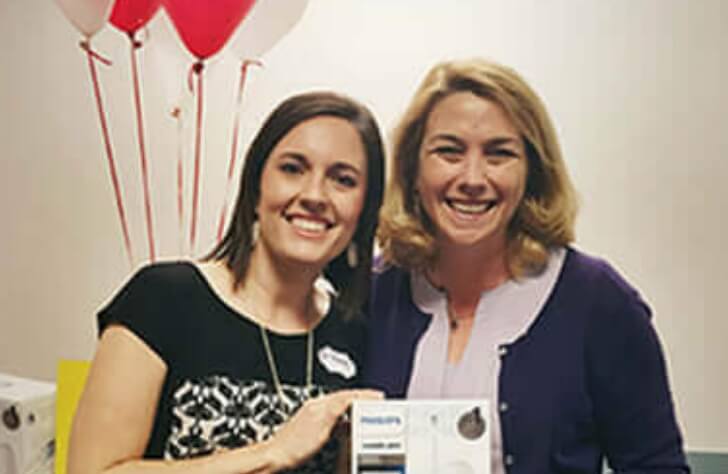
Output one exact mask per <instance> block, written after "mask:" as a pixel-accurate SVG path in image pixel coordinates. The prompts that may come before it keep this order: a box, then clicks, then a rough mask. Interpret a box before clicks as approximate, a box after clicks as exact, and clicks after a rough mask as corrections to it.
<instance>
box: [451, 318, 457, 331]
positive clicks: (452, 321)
mask: <svg viewBox="0 0 728 474" xmlns="http://www.w3.org/2000/svg"><path fill="white" fill-rule="evenodd" d="M457 328H458V322H457V320H456V319H450V330H451V331H454V330H456V329H457Z"/></svg>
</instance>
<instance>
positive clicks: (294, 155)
mask: <svg viewBox="0 0 728 474" xmlns="http://www.w3.org/2000/svg"><path fill="white" fill-rule="evenodd" d="M278 159H279V160H285V159H290V160H294V161H297V162H299V163H301V164H302V165H304V166H306V167H307V168H310V167H311V164H310V162H309V160H308V159H307V158H306V155H304V154H302V153H298V152H295V151H285V152H283V153H281V154H280V155H279V156H278ZM329 168H330V169H336V170H340V169H342V168H345V169H347V170H351V171H353V172H354V173H356V174H358V175H361V174H362V173H363V171H362V170H361V169H359V168H358V167H356V166H354V165H352V164H351V163H347V162H346V161H337V162H335V163H334V164H332V165H331V166H329Z"/></svg>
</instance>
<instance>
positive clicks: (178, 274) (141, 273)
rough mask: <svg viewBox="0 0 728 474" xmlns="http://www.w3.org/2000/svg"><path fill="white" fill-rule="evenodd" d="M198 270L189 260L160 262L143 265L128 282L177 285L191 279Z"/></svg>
mask: <svg viewBox="0 0 728 474" xmlns="http://www.w3.org/2000/svg"><path fill="white" fill-rule="evenodd" d="M197 273H198V270H197V269H196V267H195V264H194V263H192V262H189V261H182V260H181V261H175V262H161V263H152V264H149V265H145V266H143V267H142V268H140V269H139V270H138V271H137V272H136V273H135V274H134V275H133V276H132V277H131V280H130V282H139V283H144V284H151V285H160V286H168V285H178V284H183V283H188V282H189V281H190V280H192V279H193V278H194V277H195V275H196V274H197Z"/></svg>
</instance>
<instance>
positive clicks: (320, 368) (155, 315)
mask: <svg viewBox="0 0 728 474" xmlns="http://www.w3.org/2000/svg"><path fill="white" fill-rule="evenodd" d="M331 306H332V308H334V306H335V305H331ZM98 322H99V333H102V332H103V331H104V329H106V328H107V327H108V326H109V325H112V324H120V325H122V326H124V327H126V328H128V329H129V330H131V331H132V332H133V333H134V334H136V335H137V336H138V337H139V338H141V339H142V341H144V342H145V343H146V345H147V346H149V347H150V348H151V349H152V350H153V351H154V352H156V353H157V354H158V355H159V357H161V358H162V360H163V361H164V362H165V364H166V366H167V373H166V376H165V380H164V385H163V387H162V391H161V394H160V398H159V403H158V406H157V411H156V415H155V419H154V425H153V428H152V433H151V436H150V439H149V444H148V445H147V449H146V452H145V456H144V457H145V458H165V459H183V458H190V457H196V456H201V455H205V454H210V453H212V452H215V451H216V450H221V449H226V448H234V447H240V446H245V445H248V444H251V443H255V442H258V441H262V440H265V439H267V438H268V437H270V436H271V435H272V434H273V433H274V432H275V430H276V429H277V427H278V426H280V425H281V424H282V423H283V422H285V421H286V420H287V419H288V418H289V417H290V416H291V415H292V414H293V413H294V412H295V411H296V410H297V409H298V408H299V407H300V405H301V403H302V402H303V401H305V400H306V399H307V398H310V397H315V396H318V395H320V394H322V393H325V392H328V391H332V390H336V389H340V388H344V387H353V386H356V385H358V383H359V373H360V367H361V364H362V361H363V347H364V334H365V332H364V327H363V324H362V323H361V322H360V321H356V320H354V321H345V320H343V318H342V317H341V316H340V314H339V313H338V312H336V311H335V310H334V309H332V310H330V311H329V313H328V314H327V315H326V316H325V318H324V319H323V320H322V321H321V323H319V325H318V326H317V327H316V328H315V330H314V350H313V387H311V388H306V386H305V385H306V380H305V379H306V357H307V356H306V354H307V336H306V334H293V335H287V334H278V333H275V332H270V331H269V332H268V337H269V340H270V344H271V350H272V352H273V357H274V360H275V364H276V368H277V370H278V375H279V377H280V381H281V384H282V386H283V392H284V397H285V398H286V400H284V401H283V403H281V400H280V399H279V397H278V395H277V393H276V389H275V386H274V384H273V382H272V377H271V373H270V372H271V371H270V367H269V364H268V360H267V358H266V354H265V349H264V346H263V342H262V340H261V334H260V327H259V326H258V324H257V323H255V322H253V321H252V320H250V319H248V318H247V317H245V316H244V315H241V314H240V313H238V312H236V311H235V310H233V309H232V308H231V307H230V306H228V305H227V304H225V303H224V302H223V301H222V300H221V299H220V298H219V296H218V295H217V294H216V293H215V292H214V290H213V289H212V288H211V287H210V286H209V284H208V282H207V280H206V279H205V277H204V276H203V275H202V274H201V273H200V271H199V270H198V269H197V267H196V266H195V265H193V264H191V263H188V262H178V263H163V264H156V265H151V266H147V267H145V268H143V269H141V270H140V271H139V272H137V274H136V275H134V276H133V277H132V279H131V280H130V281H129V282H128V283H127V284H126V285H125V286H124V287H123V288H122V289H121V291H120V292H119V293H118V294H117V295H116V296H115V297H114V299H113V300H112V301H111V303H109V305H108V306H106V307H105V308H104V309H102V310H101V311H100V312H99V314H98ZM314 429H317V428H314ZM336 451H337V446H336V441H335V440H333V439H332V440H330V441H329V443H327V445H326V446H325V447H324V449H322V450H321V452H319V453H318V454H317V455H316V456H315V457H314V458H312V460H311V461H309V462H308V463H307V464H306V465H305V466H302V467H301V468H299V469H297V470H295V472H317V473H322V472H333V470H334V463H335V458H336Z"/></svg>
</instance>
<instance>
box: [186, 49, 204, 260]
mask: <svg viewBox="0 0 728 474" xmlns="http://www.w3.org/2000/svg"><path fill="white" fill-rule="evenodd" d="M203 69H204V64H203V63H202V61H198V62H196V63H195V64H193V65H192V68H191V69H190V75H189V77H190V78H191V77H192V74H196V75H197V125H196V130H195V170H194V177H193V182H192V217H191V218H190V253H192V254H194V252H195V239H196V237H197V206H198V204H199V190H200V161H201V156H200V155H201V152H202V104H203V101H202V92H203V91H202V70H203Z"/></svg>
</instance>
